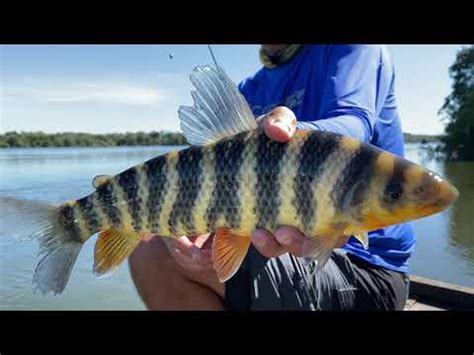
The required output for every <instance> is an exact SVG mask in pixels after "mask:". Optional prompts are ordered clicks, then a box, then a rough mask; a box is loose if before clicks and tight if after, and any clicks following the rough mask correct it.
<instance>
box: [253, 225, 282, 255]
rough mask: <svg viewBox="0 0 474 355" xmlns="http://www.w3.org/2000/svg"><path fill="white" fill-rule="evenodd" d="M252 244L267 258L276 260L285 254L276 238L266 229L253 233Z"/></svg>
mask: <svg viewBox="0 0 474 355" xmlns="http://www.w3.org/2000/svg"><path fill="white" fill-rule="evenodd" d="M252 243H253V245H254V246H255V248H256V249H257V250H258V251H259V252H260V254H262V255H263V256H266V257H267V258H274V257H277V256H279V255H281V254H284V253H285V250H284V249H283V247H282V246H281V244H280V243H278V241H277V240H276V239H275V236H274V235H273V234H271V233H270V232H268V231H266V230H264V229H257V230H255V231H254V232H253V233H252Z"/></svg>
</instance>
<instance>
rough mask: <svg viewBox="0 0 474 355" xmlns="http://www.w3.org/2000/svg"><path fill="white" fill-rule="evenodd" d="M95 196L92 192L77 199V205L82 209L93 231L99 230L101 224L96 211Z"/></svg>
mask: <svg viewBox="0 0 474 355" xmlns="http://www.w3.org/2000/svg"><path fill="white" fill-rule="evenodd" d="M93 196H94V195H93V194H91V195H89V196H86V197H83V198H81V199H79V200H77V206H78V207H79V209H80V210H81V213H82V215H83V216H84V219H85V220H86V223H87V225H88V227H89V229H90V230H91V231H92V233H95V232H97V231H99V229H100V227H101V225H100V222H99V216H98V215H97V213H96V211H95V207H94V198H93Z"/></svg>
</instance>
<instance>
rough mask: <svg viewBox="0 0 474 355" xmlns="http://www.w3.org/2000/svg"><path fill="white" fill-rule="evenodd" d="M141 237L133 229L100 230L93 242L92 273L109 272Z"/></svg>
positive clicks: (101, 274)
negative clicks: (95, 240)
mask: <svg viewBox="0 0 474 355" xmlns="http://www.w3.org/2000/svg"><path fill="white" fill-rule="evenodd" d="M141 239H142V237H141V236H140V235H138V234H137V233H135V232H133V231H130V232H129V231H122V230H117V229H108V230H105V231H102V232H101V233H100V234H99V237H98V238H97V242H96V243H95V252H94V254H95V255H94V274H95V275H97V276H103V275H105V274H108V273H111V272H112V271H114V270H115V269H116V268H117V267H119V266H120V264H121V263H122V262H123V261H124V260H125V259H127V258H128V256H129V255H130V254H131V253H132V252H133V250H134V249H135V247H136V246H137V245H138V243H139V242H140V241H141Z"/></svg>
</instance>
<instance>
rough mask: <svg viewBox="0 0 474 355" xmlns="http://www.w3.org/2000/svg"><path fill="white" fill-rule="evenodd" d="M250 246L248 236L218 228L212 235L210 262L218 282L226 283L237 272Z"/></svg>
mask: <svg viewBox="0 0 474 355" xmlns="http://www.w3.org/2000/svg"><path fill="white" fill-rule="evenodd" d="M249 246H250V236H243V235H239V234H235V233H233V232H231V231H230V230H229V229H225V228H220V229H218V230H217V231H216V232H215V234H214V240H213V243H212V261H213V263H214V269H215V270H216V272H217V276H218V277H219V281H220V282H226V281H227V280H229V279H230V278H231V277H232V276H234V274H235V273H236V272H237V271H238V270H239V267H240V265H241V264H242V262H243V261H244V258H245V256H246V255H247V251H248V249H249Z"/></svg>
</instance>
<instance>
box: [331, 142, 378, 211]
mask: <svg viewBox="0 0 474 355" xmlns="http://www.w3.org/2000/svg"><path fill="white" fill-rule="evenodd" d="M380 153H381V151H380V150H379V149H376V148H374V147H373V146H371V145H369V144H361V145H360V147H359V148H358V150H357V151H356V152H354V156H353V158H352V159H351V161H350V162H349V163H348V164H347V165H346V167H345V168H344V170H343V171H342V173H341V175H340V176H337V177H335V178H336V179H337V180H336V183H335V184H334V187H333V189H332V191H331V199H332V201H333V203H334V205H335V206H336V207H337V208H338V209H339V210H340V211H342V210H343V209H344V205H345V203H344V199H345V198H346V197H347V196H348V194H349V193H350V190H351V189H354V187H355V186H357V188H356V190H355V191H354V195H353V197H352V202H351V204H353V203H355V202H357V201H362V200H363V199H364V198H365V195H366V193H367V192H368V187H369V186H370V184H369V183H368V182H370V180H371V177H372V174H373V172H374V168H375V163H376V161H377V157H378V156H379V154H380Z"/></svg>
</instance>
